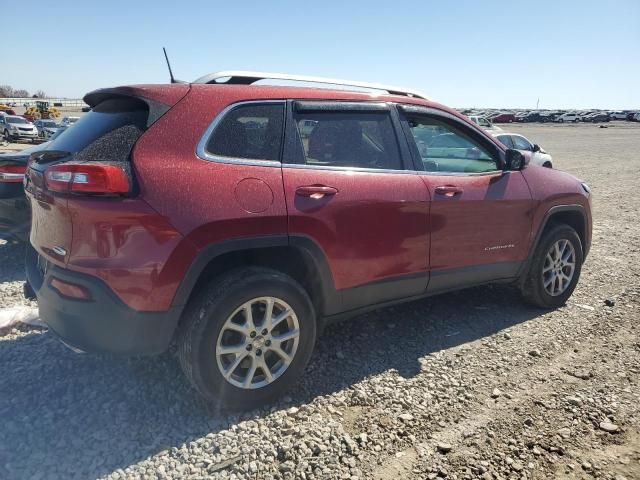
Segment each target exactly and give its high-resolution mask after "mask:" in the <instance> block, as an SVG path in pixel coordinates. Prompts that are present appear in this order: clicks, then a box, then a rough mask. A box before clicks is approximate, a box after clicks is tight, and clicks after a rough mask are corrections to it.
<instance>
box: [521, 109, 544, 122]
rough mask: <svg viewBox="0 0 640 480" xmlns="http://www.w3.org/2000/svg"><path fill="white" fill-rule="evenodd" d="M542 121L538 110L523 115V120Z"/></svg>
mask: <svg viewBox="0 0 640 480" xmlns="http://www.w3.org/2000/svg"><path fill="white" fill-rule="evenodd" d="M540 121H542V114H541V113H540V112H529V113H527V114H526V115H525V116H524V122H525V123H528V122H540Z"/></svg>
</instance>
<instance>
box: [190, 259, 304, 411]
mask: <svg viewBox="0 0 640 480" xmlns="http://www.w3.org/2000/svg"><path fill="white" fill-rule="evenodd" d="M265 297H266V298H272V299H275V301H276V303H275V304H274V305H275V306H274V307H272V311H273V312H274V314H275V313H276V311H277V312H279V314H280V315H282V314H283V312H284V308H283V306H284V305H286V306H287V307H290V309H291V310H292V311H293V315H289V316H288V317H285V320H283V321H280V322H278V323H277V324H276V325H275V326H274V328H273V331H276V330H279V331H278V332H277V334H282V329H283V328H285V327H286V328H290V325H294V327H295V322H296V321H297V325H298V328H297V331H298V332H299V336H298V337H297V341H296V340H285V341H282V342H281V343H280V349H281V350H283V349H288V350H289V352H288V353H290V354H292V356H291V361H290V363H289V364H288V366H285V360H284V357H282V356H280V355H278V354H276V353H275V349H274V347H275V344H276V342H275V341H273V342H272V341H271V340H269V339H270V338H275V336H274V337H271V336H270V335H269V334H265V335H264V336H263V333H264V331H263V330H262V329H263V327H264V325H262V322H263V321H264V319H265V318H266V315H265V313H264V311H260V308H256V309H254V307H251V311H252V312H253V313H252V316H253V318H254V320H255V322H256V324H255V325H256V326H252V327H251V329H250V330H251V334H249V333H248V332H249V329H247V330H246V334H245V333H239V332H237V331H236V328H237V327H240V328H243V329H244V328H245V325H247V324H248V321H247V315H246V313H245V310H242V307H243V306H244V305H245V304H246V303H248V302H250V301H252V300H253V301H256V303H255V304H253V305H257V307H260V306H263V307H264V309H265V310H266V308H267V307H266V303H265V304H262V303H260V302H262V301H264V300H266V298H265ZM278 302H280V303H278ZM260 316H262V317H263V318H262V319H260V324H258V321H259V320H258V317H260ZM274 318H277V317H274ZM238 319H240V320H244V321H243V322H242V323H243V325H241V326H239V325H238V323H237V322H238ZM229 322H232V324H233V325H234V326H235V327H236V328H228V327H229V325H230V323H229ZM283 324H285V325H283ZM252 325H253V324H252ZM294 327H291V331H293V330H295V328H294ZM254 329H255V330H254ZM256 333H257V335H255V336H254V337H250V335H254V334H256ZM285 333H286V332H285ZM229 337H231V338H232V339H233V338H235V340H233V341H231V342H230V340H229ZM315 340H316V314H315V310H314V308H313V304H312V302H311V299H310V298H309V295H308V294H307V292H306V291H305V290H304V289H303V288H302V286H300V284H298V283H297V282H296V281H295V280H293V279H292V278H291V277H289V276H287V275H285V274H283V273H280V272H277V271H275V270H270V269H266V268H257V267H251V268H242V269H238V270H234V271H231V272H229V273H227V274H225V275H223V276H220V277H217V278H215V279H214V280H212V281H211V282H209V283H208V284H207V285H206V286H205V287H204V288H203V289H202V290H201V291H200V292H199V293H198V294H197V295H196V297H195V298H193V300H192V301H190V303H189V305H188V306H187V311H186V312H185V316H184V318H183V323H182V325H181V329H180V333H179V335H178V358H179V361H180V365H181V366H182V369H183V371H184V373H185V375H186V376H187V378H188V379H189V381H190V382H191V384H192V385H193V386H194V387H195V389H196V390H197V391H198V392H199V393H200V394H202V395H203V396H204V397H205V398H206V399H207V400H208V401H210V402H212V403H213V404H214V406H215V407H217V408H218V409H221V410H246V409H252V408H255V407H259V406H261V405H264V404H267V403H269V402H271V401H273V400H274V399H276V398H277V397H279V396H280V395H282V394H283V393H284V392H286V391H287V390H288V389H289V388H290V387H291V386H292V385H293V384H294V383H295V382H296V381H297V380H298V378H299V377H300V376H301V375H302V372H303V371H304V369H305V367H306V365H307V363H308V362H309V358H310V357H311V353H312V351H313V347H314V345H315ZM223 342H224V343H225V344H223ZM229 342H230V343H232V345H229ZM296 342H297V343H296ZM238 345H239V346H238ZM247 345H251V350H249V347H248V346H247ZM294 345H295V346H294ZM222 347H228V348H229V347H230V348H236V349H237V350H238V351H239V353H231V354H222V355H217V354H218V353H219V351H220V349H221V348H222ZM241 347H242V348H241ZM262 349H264V353H262V354H261V350H262ZM231 355H233V357H231ZM260 361H261V362H264V363H263V364H264V365H265V366H266V367H267V368H268V369H269V370H270V372H271V371H272V370H273V373H272V378H273V380H271V381H270V383H269V380H268V379H267V375H266V372H265V370H263V369H262V366H260V365H259V362H260ZM238 362H239V363H238ZM278 362H281V363H280V364H279V363H278ZM269 364H271V368H269ZM234 365H235V366H234ZM249 365H251V367H249V368H248V366H249ZM254 365H257V368H256V367H255V366H254ZM278 365H280V369H281V370H278V368H277V367H278ZM225 367H226V373H227V375H228V378H229V380H228V379H227V378H225V375H224V374H223V370H224V369H225ZM283 367H284V368H283ZM251 368H253V369H254V370H253V371H254V372H255V376H252V380H251V381H250V385H251V386H250V387H249V388H247V387H246V386H244V387H243V386H242V385H239V383H242V381H243V380H244V379H246V378H247V377H249V375H248V373H249V372H250V371H251ZM258 372H260V373H258ZM242 373H245V376H244V377H242ZM254 380H256V381H255V382H254ZM265 382H266V383H265ZM260 383H262V384H263V385H262V386H260V385H259V384H260Z"/></svg>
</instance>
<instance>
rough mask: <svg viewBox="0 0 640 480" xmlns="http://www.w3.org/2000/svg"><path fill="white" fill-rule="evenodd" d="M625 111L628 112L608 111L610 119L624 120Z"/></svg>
mask: <svg viewBox="0 0 640 480" xmlns="http://www.w3.org/2000/svg"><path fill="white" fill-rule="evenodd" d="M627 113H628V112H611V113H609V116H610V117H611V120H626V119H627Z"/></svg>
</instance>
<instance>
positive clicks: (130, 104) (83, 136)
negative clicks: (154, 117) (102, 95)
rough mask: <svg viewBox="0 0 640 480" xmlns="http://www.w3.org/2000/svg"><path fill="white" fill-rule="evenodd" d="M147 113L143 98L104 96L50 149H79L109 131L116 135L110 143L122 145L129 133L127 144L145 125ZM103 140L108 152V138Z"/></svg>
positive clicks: (58, 138)
mask: <svg viewBox="0 0 640 480" xmlns="http://www.w3.org/2000/svg"><path fill="white" fill-rule="evenodd" d="M147 116H148V110H147V107H146V105H145V104H144V103H142V102H139V101H131V100H124V99H111V100H105V101H104V102H102V103H100V104H99V105H97V106H96V107H95V108H94V109H93V110H91V111H90V112H89V113H87V114H86V115H84V116H83V117H82V118H81V119H80V120H78V121H77V122H76V123H75V124H74V126H73V128H69V129H67V130H66V131H65V132H64V134H61V135H60V136H58V137H57V138H56V139H55V140H54V141H53V142H51V143H50V144H49V146H48V148H47V149H48V150H62V151H65V152H71V153H77V152H80V151H82V150H83V149H85V148H86V147H88V146H89V145H91V144H92V143H93V142H95V141H96V140H98V139H101V138H102V137H104V136H106V135H107V134H110V137H113V138H112V139H113V142H112V145H111V147H112V148H114V147H118V148H119V146H120V145H121V144H122V141H123V140H125V139H124V138H123V136H126V137H127V139H126V143H127V144H130V143H131V141H134V142H135V140H137V138H138V137H139V136H140V135H141V134H142V132H143V131H144V129H145V128H146V122H147ZM112 132H114V133H112ZM121 134H122V135H121ZM133 137H135V138H133ZM107 140H108V139H107ZM103 143H105V144H104V146H105V147H107V148H106V149H105V151H104V154H108V153H109V152H108V150H109V148H108V147H109V145H108V142H106V140H105V142H103Z"/></svg>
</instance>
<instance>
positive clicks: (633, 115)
mask: <svg viewBox="0 0 640 480" xmlns="http://www.w3.org/2000/svg"><path fill="white" fill-rule="evenodd" d="M638 113H640V112H636V111H633V112H629V113H627V120H629V121H630V122H635V121H637V120H638V118H637V115H638Z"/></svg>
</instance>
